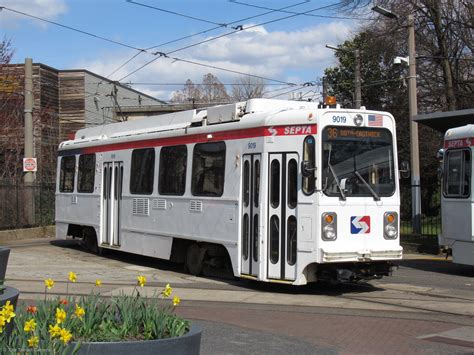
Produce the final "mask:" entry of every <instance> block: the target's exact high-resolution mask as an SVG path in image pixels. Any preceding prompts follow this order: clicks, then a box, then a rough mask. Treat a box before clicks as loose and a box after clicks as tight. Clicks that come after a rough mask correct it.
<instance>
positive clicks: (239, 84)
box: [232, 76, 265, 101]
mask: <svg viewBox="0 0 474 355" xmlns="http://www.w3.org/2000/svg"><path fill="white" fill-rule="evenodd" d="M264 92H265V82H264V81H263V79H260V78H255V77H250V76H240V77H238V79H237V80H236V81H235V83H234V85H232V99H234V100H235V101H246V100H249V99H253V98H261V97H263V94H264Z"/></svg>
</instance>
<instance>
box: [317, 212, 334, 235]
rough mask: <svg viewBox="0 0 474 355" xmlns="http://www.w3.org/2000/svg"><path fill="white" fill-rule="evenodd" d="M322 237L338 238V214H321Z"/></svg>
mask: <svg viewBox="0 0 474 355" xmlns="http://www.w3.org/2000/svg"><path fill="white" fill-rule="evenodd" d="M321 238H322V239H323V240H327V241H331V240H336V238H337V215H336V214H335V213H334V212H326V213H323V214H322V215H321Z"/></svg>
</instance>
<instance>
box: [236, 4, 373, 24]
mask: <svg viewBox="0 0 474 355" xmlns="http://www.w3.org/2000/svg"><path fill="white" fill-rule="evenodd" d="M229 2H231V3H234V4H237V5H243V6H248V7H253V8H256V9H262V10H272V11H278V12H283V13H287V14H295V15H296V14H298V12H294V11H286V10H277V9H272V8H270V7H265V6H259V5H254V4H249V3H245V2H241V1H237V0H229ZM301 15H303V16H311V17H319V18H331V19H339V20H365V21H373V19H372V18H364V17H348V16H346V17H345V16H332V15H317V14H306V13H301Z"/></svg>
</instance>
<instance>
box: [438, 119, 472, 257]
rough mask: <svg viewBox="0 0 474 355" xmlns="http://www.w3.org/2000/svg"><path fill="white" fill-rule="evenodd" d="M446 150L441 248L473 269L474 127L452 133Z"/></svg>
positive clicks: (447, 133) (462, 128) (449, 135)
mask: <svg viewBox="0 0 474 355" xmlns="http://www.w3.org/2000/svg"><path fill="white" fill-rule="evenodd" d="M444 149H445V150H444V155H443V188H442V190H443V193H442V196H441V216H442V217H441V218H442V220H441V225H442V233H441V234H440V235H439V237H438V239H439V240H438V241H439V245H440V246H443V247H445V250H447V251H448V252H449V253H451V254H452V256H453V262H455V263H458V264H465V265H474V195H473V193H472V191H473V188H474V183H473V180H474V179H473V178H472V171H473V169H474V166H473V161H472V155H473V150H474V125H472V124H470V125H466V126H463V127H457V128H452V129H449V130H448V131H447V132H446V134H445V137H444Z"/></svg>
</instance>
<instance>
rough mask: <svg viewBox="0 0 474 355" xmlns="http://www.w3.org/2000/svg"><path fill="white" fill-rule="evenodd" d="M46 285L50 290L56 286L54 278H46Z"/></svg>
mask: <svg viewBox="0 0 474 355" xmlns="http://www.w3.org/2000/svg"><path fill="white" fill-rule="evenodd" d="M44 285H45V286H46V288H47V289H48V290H51V289H52V288H53V286H54V281H53V280H52V279H46V280H44Z"/></svg>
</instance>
